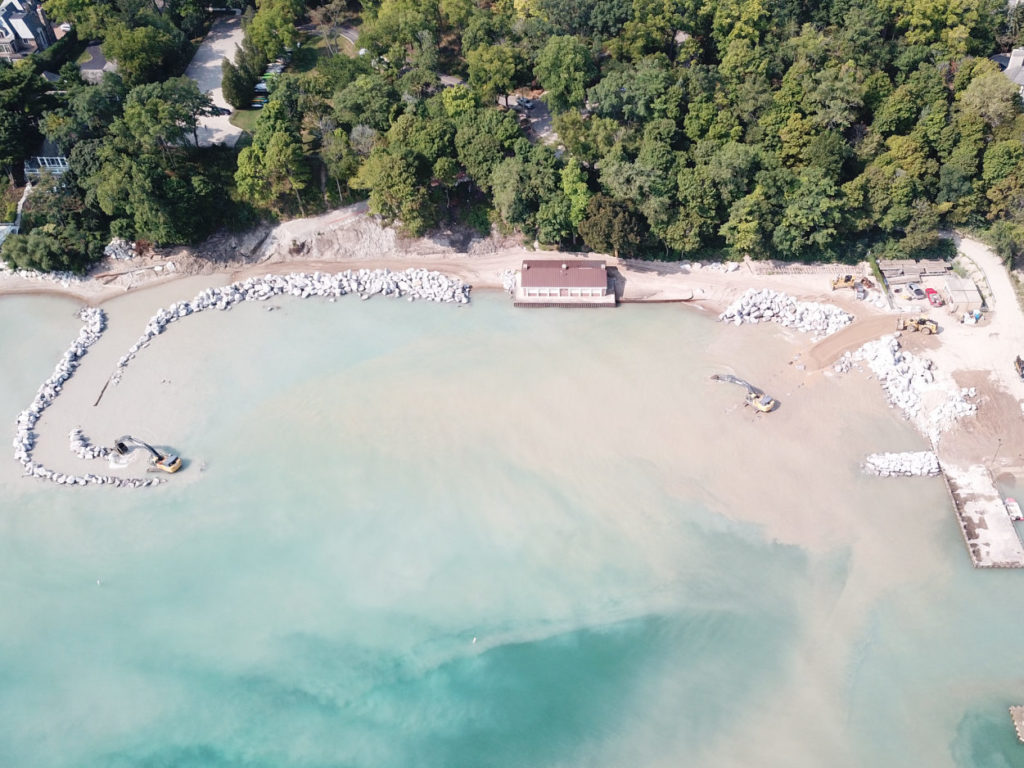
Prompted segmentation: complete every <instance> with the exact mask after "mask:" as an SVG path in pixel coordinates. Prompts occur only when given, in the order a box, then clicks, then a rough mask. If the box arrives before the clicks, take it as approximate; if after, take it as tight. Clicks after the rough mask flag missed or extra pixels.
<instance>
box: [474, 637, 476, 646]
mask: <svg viewBox="0 0 1024 768" xmlns="http://www.w3.org/2000/svg"><path fill="white" fill-rule="evenodd" d="M473 645H476V638H475V637H474V638H473Z"/></svg>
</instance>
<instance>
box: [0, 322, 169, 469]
mask: <svg viewBox="0 0 1024 768" xmlns="http://www.w3.org/2000/svg"><path fill="white" fill-rule="evenodd" d="M79 317H81V318H82V320H83V321H84V325H83V326H82V329H81V330H80V331H79V332H78V337H77V338H76V339H75V340H74V341H73V342H71V346H69V347H68V349H67V351H66V352H65V353H64V354H63V355H62V356H61V358H60V360H58V361H57V365H56V367H55V368H54V370H53V373H52V374H50V377H49V378H48V379H47V380H46V381H44V382H43V383H42V384H41V385H40V386H39V389H38V391H37V392H36V396H35V398H34V399H33V400H32V402H31V403H30V404H29V406H28V408H26V409H25V410H24V411H22V412H21V413H20V414H19V415H18V421H17V425H16V433H15V436H14V458H15V459H17V460H18V461H19V462H21V465H22V466H23V467H24V468H25V474H26V475H28V476H29V477H38V478H40V479H41V480H50V481H51V482H54V483H58V484H59V485H115V486H118V487H121V488H141V487H143V486H149V485H156V484H158V483H160V482H161V481H160V480H159V479H157V478H148V479H139V478H122V477H109V476H105V475H95V474H85V475H73V474H66V473H64V472H56V471H54V470H52V469H49V468H48V467H44V466H43V465H42V464H40V463H39V462H37V461H35V460H34V459H33V458H32V452H33V450H34V449H35V446H36V439H37V435H36V432H35V427H36V424H37V423H38V422H39V419H40V417H41V416H42V415H43V412H44V411H45V410H46V409H47V408H49V407H50V406H51V405H52V404H53V401H54V400H56V399H57V396H58V395H59V394H60V393H61V390H62V389H63V386H64V384H65V383H66V382H67V381H68V379H70V378H71V377H72V376H73V375H74V373H75V371H76V370H77V369H78V366H79V364H80V361H81V359H82V357H84V356H85V354H86V352H88V351H89V347H91V346H92V345H93V344H95V343H96V342H97V341H99V339H100V337H101V336H102V335H103V331H104V330H105V329H106V324H107V316H106V314H105V313H104V312H103V310H102V309H96V308H94V307H86V308H85V309H83V310H82V311H81V312H79ZM71 449H72V451H74V452H75V453H78V454H79V455H80V456H82V458H100V457H101V455H105V454H102V451H103V449H100V448H96V447H95V446H93V445H91V444H90V443H89V441H88V439H87V438H86V437H85V435H83V434H82V432H81V430H77V431H76V430H72V432H71ZM79 451H81V453H79ZM93 453H95V454H96V455H92V454H93ZM83 454H85V455H83Z"/></svg>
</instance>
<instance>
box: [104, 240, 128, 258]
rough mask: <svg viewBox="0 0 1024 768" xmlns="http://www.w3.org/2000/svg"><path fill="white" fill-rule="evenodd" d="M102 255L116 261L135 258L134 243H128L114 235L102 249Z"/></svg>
mask: <svg viewBox="0 0 1024 768" xmlns="http://www.w3.org/2000/svg"><path fill="white" fill-rule="evenodd" d="M103 255H104V256H109V257H110V258H112V259H116V260H118V261H127V260H128V259H134V258H135V243H130V242H128V241H127V240H124V239H122V238H120V237H115V238H114V239H113V240H111V241H110V242H109V243H107V246H106V247H105V248H104V249H103Z"/></svg>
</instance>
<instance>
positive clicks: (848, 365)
mask: <svg viewBox="0 0 1024 768" xmlns="http://www.w3.org/2000/svg"><path fill="white" fill-rule="evenodd" d="M852 368H853V355H851V354H850V353H849V352H844V353H843V355H842V356H841V357H840V358H839V359H838V360H836V361H835V362H834V363H833V364H832V370H833V371H835V372H836V373H849V372H850V370H851V369H852Z"/></svg>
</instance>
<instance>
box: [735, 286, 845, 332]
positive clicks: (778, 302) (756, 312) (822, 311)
mask: <svg viewBox="0 0 1024 768" xmlns="http://www.w3.org/2000/svg"><path fill="white" fill-rule="evenodd" d="M718 319H719V320H722V321H723V322H730V323H733V324H735V325H743V324H744V323H778V324H779V325H782V326H785V327H786V328H794V329H796V330H798V331H803V332H804V333H813V334H814V335H815V336H819V337H824V336H828V335H830V334H833V333H835V332H836V331H838V330H839V329H841V328H844V327H846V326H847V325H849V324H850V323H851V322H853V316H852V315H850V314H849V313H847V312H844V311H843V310H841V309H839V307H834V306H832V305H831V304H818V303H816V302H812V301H797V300H796V299H794V298H793V297H792V296H789V295H788V294H785V293H781V292H779V291H773V290H771V289H770V288H763V289H761V290H757V289H755V288H751V289H750V290H748V291H746V292H745V293H744V294H743V295H742V296H740V297H739V298H738V299H736V301H734V302H733V303H732V304H730V305H729V306H728V307H726V309H725V311H724V312H723V313H722V314H721V315H719V316H718Z"/></svg>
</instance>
